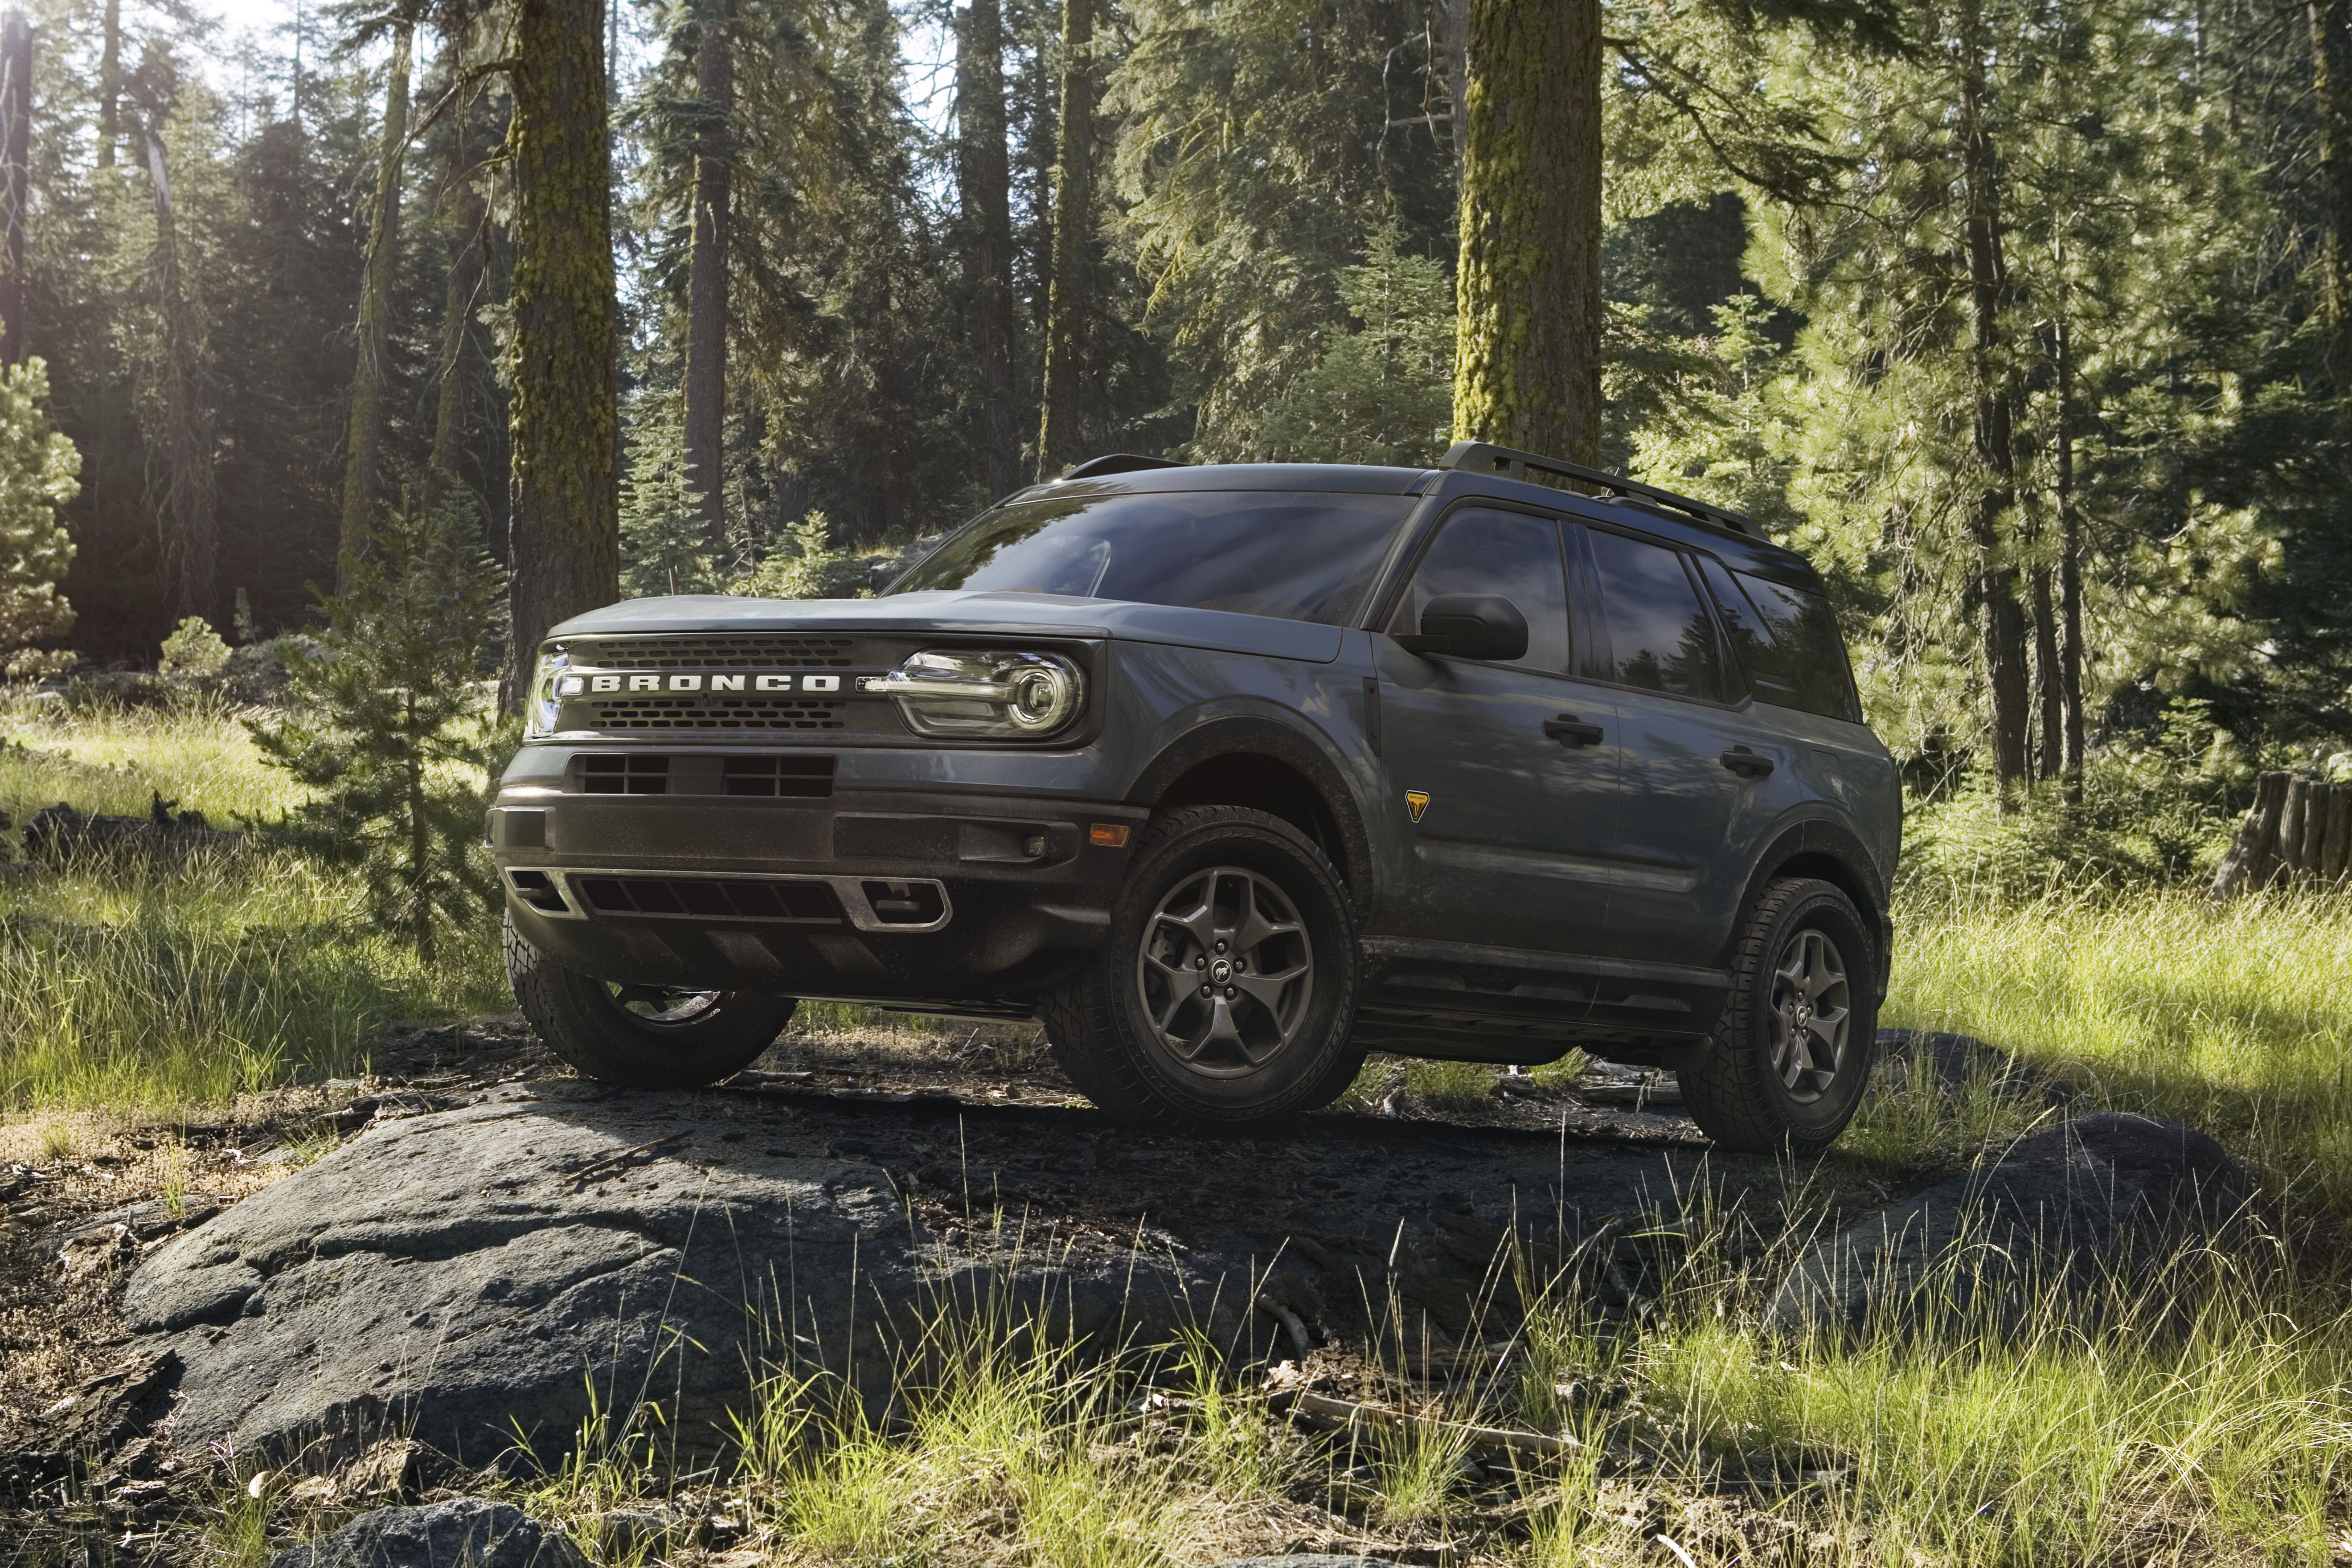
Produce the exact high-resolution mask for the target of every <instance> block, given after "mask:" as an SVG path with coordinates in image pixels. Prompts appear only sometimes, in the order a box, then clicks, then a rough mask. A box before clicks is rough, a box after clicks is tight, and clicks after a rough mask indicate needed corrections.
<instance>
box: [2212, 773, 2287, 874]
mask: <svg viewBox="0 0 2352 1568" xmlns="http://www.w3.org/2000/svg"><path fill="white" fill-rule="evenodd" d="M2286 780H2287V775H2286V774H2284V773H2264V774H2263V776H2262V778H2261V779H2260V780H2259V781H2257V782H2256V784H2255V785H2254V804H2253V805H2252V808H2250V809H2249V810H2248V811H2247V813H2246V820H2245V821H2244V822H2242V823H2241V824H2239V826H2238V837H2237V841H2236V842H2235V843H2233V844H2232V845H2231V846H2230V852H2229V854H2227V855H2225V856H2223V857H2222V858H2221V867H2220V868H2219V869H2218V870H2216V871H2215V872H2214V873H2213V896H2214V897H2215V898H2217V899H2228V898H2234V897H2236V896H2237V895H2238V894H2240V893H2242V892H2247V891H2251V890H2252V889H2259V888H2261V887H2263V886H2264V885H2265V884H2266V883H2267V882H2268V881H2269V879H2270V874H2271V870H2272V868H2273V866H2274V865H2275V864H2276V859H2275V858H2274V852H2273V847H2274V846H2275V844H2276V842H2277V838H2278V828H2279V817H2280V815H2281V814H2282V812H2283V811H2284V809H2285V805H2286Z"/></svg>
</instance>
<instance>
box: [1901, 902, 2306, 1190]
mask: <svg viewBox="0 0 2352 1568" xmlns="http://www.w3.org/2000/svg"><path fill="white" fill-rule="evenodd" d="M1895 941H1896V950H1895V976H1894V986H1893V991H1892V994H1890V995H1889V997H1888V999H1887V1006H1886V1009H1885V1018H1884V1021H1885V1022H1886V1023H1888V1024H1890V1025H1905V1026H1916V1027H1919V1028H1929V1029H1950V1030H1954V1031H1957V1032H1959V1033H1962V1034H1969V1035H1975V1036H1977V1037H1979V1038H1981V1039H1984V1040H1987V1041H1990V1043H1992V1044H1994V1045H1997V1046H2000V1047H2003V1048H2005V1049H2008V1050H2010V1051H2013V1052H2015V1053H2017V1054H2018V1055H2019V1056H2021V1057H2023V1058H2026V1059H2027V1060H2028V1061H2031V1062H2032V1063H2033V1064H2035V1065H2036V1066H2037V1067H2040V1068H2043V1069H2045V1070H2046V1071H2048V1072H2051V1073H2053V1074H2055V1075H2058V1076H2061V1077H2063V1078H2065V1079H2068V1080H2069V1081H2071V1082H2072V1083H2074V1085H2075V1086H2076V1087H2078V1088H2080V1089H2084V1090H2085V1091H2086V1092H2088V1093H2089V1094H2090V1095H2091V1097H2092V1098H2093V1099H2094V1100H2096V1101H2098V1102H2099V1103H2101V1104H2103V1105H2105V1106H2108V1107H2111V1108H2115V1109H2119V1110H2145V1111H2148V1112H2151V1113H2155V1114H2161V1115H2166V1116H2173V1117H2178V1118H2179V1119H2180V1120H2182V1121H2188V1122H2190V1123H2192V1124H2193V1125H2195V1126H2198V1127H2201V1128H2203V1129H2204V1130H2205V1131H2209V1132H2210V1133H2212V1134H2213V1135H2214V1136H2215V1137H2217V1138H2219V1139H2220V1140H2221V1142H2223V1143H2224V1144H2226V1145H2228V1146H2229V1147H2230V1149H2231V1152H2234V1153H2236V1154H2237V1155H2238V1156H2239V1157H2240V1158H2241V1159H2243V1160H2246V1161H2249V1162H2250V1163H2252V1165H2253V1166H2254V1167H2255V1168H2256V1169H2257V1170H2258V1172H2259V1173H2261V1174H2262V1176H2263V1179H2264V1180H2265V1182H2266V1183H2267V1184H2269V1185H2270V1186H2271V1187H2272V1188H2273V1191H2274V1192H2275V1193H2277V1194H2280V1195H2281V1196H2284V1197H2285V1198H2287V1199H2289V1200H2290V1201H2292V1202H2294V1203H2295V1204H2297V1205H2311V1206H2315V1207H2319V1208H2324V1209H2326V1210H2330V1211H2333V1212H2334V1213H2335V1214H2336V1215H2352V895H2347V894H2326V895H2313V894H2301V895H2276V896H2265V897H2263V898H2257V899H2241V900H2233V901H2231V902H2229V903H2226V904H2218V905H2217V904H2215V903H2213V902H2212V901H2210V900H2208V899H2207V898H2205V897H2204V896H2203V895H2202V894H2201V893H2200V892H2198V891H2195V890H2193V889H2180V890H2172V891H2144V892H2134V893H2129V894H2121V895H2117V894H2107V895H2104V896H2101V895H2095V894H2088V893H2085V894H2074V895H2053V896H2051V897H2046V898H2043V899H2040V900H2033V901H2030V902H2025V903H2014V902H2008V901H2004V900H1998V899H1994V898H1990V897H1969V896H1964V895H1963V896H1949V897H1944V898H1938V899H1935V900H1918V901H1915V902H1913V903H1912V904H1911V905H1910V906H1909V907H1906V909H1904V910H1901V912H1900V915H1899V918H1898V921H1897V931H1896V937H1895Z"/></svg>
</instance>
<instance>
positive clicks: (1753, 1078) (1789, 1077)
mask: <svg viewBox="0 0 2352 1568" xmlns="http://www.w3.org/2000/svg"><path fill="white" fill-rule="evenodd" d="M1876 954H1877V944H1876V943H1874V942H1872V940H1871V939H1870V935H1869V933H1868V930H1867V928H1866V927H1864V924H1863V921H1862V916H1861V914H1860V913H1859V912H1858V911H1856V910H1855V909H1854V907H1853V900H1851V899H1849V898H1847V897H1846V896H1845V894H1844V893H1843V891H1841V890H1840V889H1837V888H1835V887H1833V886H1832V885H1831V884H1830V883H1828V882H1823V881H1819V880H1816V879H1811V878H1801V877H1790V878H1782V879H1779V880H1777V881H1774V882H1772V883H1770V884H1769V885H1768V886H1767V887H1766V888H1765V889H1764V892H1763V895H1762V896H1761V897H1759V899H1758V900H1756V904H1755V907H1754V908H1753V909H1751V910H1748V917H1747V919H1746V921H1744V922H1743V923H1742V925H1741V927H1740V931H1739V935H1738V941H1737V942H1736V943H1735V944H1734V947H1733V950H1732V965H1731V995H1730V997H1729V999H1728V1000H1727V1002H1726V1003H1725V1005H1724V1009H1723V1016H1722V1018H1721V1019H1720V1020H1718V1021H1717V1025H1716V1030H1715V1037H1714V1038H1713V1039H1711V1040H1710V1041H1708V1042H1707V1043H1706V1045H1705V1046H1702V1047H1699V1049H1698V1051H1697V1053H1696V1056H1695V1058H1694V1059H1693V1060H1691V1061H1690V1062H1688V1063H1686V1064H1685V1067H1684V1068H1683V1070H1682V1072H1681V1073H1680V1075H1679V1077H1680V1079H1681V1081H1682V1089H1683V1100H1684V1102H1685V1104H1686V1105H1687V1106H1689V1108H1690V1113H1691V1116H1692V1118H1693V1119H1694V1120H1695V1121H1697V1122H1698V1125H1699V1130H1700V1131H1703V1132H1705V1133H1706V1135H1707V1137H1709V1138H1710V1139H1712V1140H1713V1141H1714V1142H1716V1143H1717V1144H1719V1145H1720V1146H1722V1147H1723V1148H1726V1149H1736V1150H1740V1151H1743V1152H1749V1153H1759V1154H1769V1153H1780V1152H1788V1153H1794V1154H1808V1155H1809V1154H1818V1153H1820V1152H1822V1151H1823V1150H1825V1149H1827V1148H1828V1147H1829V1146H1830V1145H1831V1144H1832V1143H1834V1142H1837V1137H1838V1134H1839V1133H1841V1132H1843V1131H1845V1125H1846V1123H1847V1122H1848V1121H1852V1120H1853V1113H1854V1110H1855V1108H1856V1107H1857V1106H1859V1105H1860V1104H1861V1103H1862V1094H1863V1090H1864V1088H1865V1087H1867V1085H1868V1084H1869V1081H1870V1058H1871V1049H1872V1046H1873V1044H1874V1041H1875V1039H1876V1037H1877V1034H1878V1002H1877V999H1876V996H1875V994H1874V991H1875V987H1874V985H1873V984H1872V982H1873V979H1874V977H1875V975H1876V974H1877V973H1878V970H1877V957H1876Z"/></svg>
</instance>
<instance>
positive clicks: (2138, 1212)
mask: <svg viewBox="0 0 2352 1568" xmlns="http://www.w3.org/2000/svg"><path fill="white" fill-rule="evenodd" d="M2251 1204H2252V1186H2251V1184H2249V1183H2248V1181H2247V1179H2246V1174H2245V1173H2244V1172H2243V1171H2242V1170H2241V1169H2240V1168H2239V1166H2238V1164H2237V1163H2236V1162H2235V1161H2233V1160H2231V1158H2230V1156H2229V1155H2228V1154H2227V1153H2225V1152H2223V1151H2222V1149H2221V1145H2220V1144H2218V1143H2216V1142H2213V1140H2212V1139H2210V1138H2209V1137H2207V1136H2206V1135H2205V1134H2204V1133H2202V1132H2200V1131H2197V1130H2196V1129H2195V1128H2192V1127H2189V1126H2185V1125H2183V1124H2182V1123H2180V1122H2178V1121H2165V1120H2162V1119H2160V1118H2156V1117H2147V1116H2133V1115H2126V1114H2124V1113H2120V1112H2116V1111H2101V1112H2098V1113H2096V1114H2095V1115H2091V1116H2085V1117H2084V1118H2083V1119H2082V1120H2080V1121H2074V1122H2069V1123H2066V1124H2064V1125H2062V1126H2058V1127H2053V1128H2049V1129H2046V1130H2044V1131H2040V1132H2036V1133H2033V1134H2032V1135H2030V1136H2028V1137H2026V1138H2023V1139H2021V1140H2019V1142H2017V1143H2016V1144H2015V1145H2013V1146H2012V1147H2011V1149H2009V1150H2008V1152H2005V1153H2003V1154H2002V1155H2001V1156H2000V1158H1998V1159H1996V1160H1993V1161H1990V1162H1989V1163H1985V1164H1983V1165H1980V1166H1979V1167H1978V1168H1977V1169H1975V1170H1972V1171H1969V1172H1966V1173H1962V1174H1960V1175H1957V1176H1953V1177H1950V1178H1948V1180H1946V1181H1943V1182H1940V1183H1938V1184H1936V1185H1934V1186H1932V1187H1929V1188H1928V1189H1927V1191H1925V1192H1922V1193H1919V1194H1915V1195H1914V1196H1912V1197H1910V1198H1908V1199H1906V1200H1904V1201H1903V1202H1900V1203H1896V1204H1894V1205H1889V1206H1888V1207H1886V1208H1885V1209H1883V1210H1881V1211H1880V1212H1878V1213H1877V1214H1874V1215H1870V1216H1869V1217H1868V1218H1866V1219H1864V1220H1863V1221H1861V1222H1860V1223H1859V1224H1856V1225H1853V1226H1848V1227H1846V1228H1845V1229H1844V1230H1843V1231H1840V1232H1839V1233H1838V1234H1836V1235H1834V1236H1832V1237H1829V1238H1828V1239H1826V1240H1824V1241H1822V1242H1820V1243H1818V1244H1817V1245H1815V1246H1814V1247H1811V1249H1809V1250H1808V1252H1807V1253H1806V1254H1805V1256H1804V1257H1802V1258H1801V1259H1800V1260H1799V1262H1798V1263H1797V1265H1796V1267H1795V1268H1792V1269H1791V1270H1790V1273H1789V1276H1788V1278H1787V1279H1785V1280H1784V1281H1783V1282H1782V1283H1781V1285H1780V1289H1779V1291H1778V1293H1777V1294H1776V1295H1775V1297H1774V1299H1773V1301H1772V1304H1771V1307H1770V1310H1769V1319H1770V1321H1771V1322H1772V1323H1773V1325H1774V1326H1775V1327H1776V1328H1778V1329H1780V1330H1781V1331H1785V1332H1790V1333H1806V1332H1813V1331H1822V1330H1830V1331H1843V1332H1845V1333H1849V1334H1866V1333H1871V1332H1875V1331H1886V1330H1895V1331H1916V1330H1920V1329H1924V1328H1932V1327H1934V1326H1935V1325H1936V1324H1937V1321H1946V1322H1948V1323H1950V1324H1952V1325H1953V1326H1955V1327H1967V1328H1969V1329H1972V1330H1978V1331H1982V1330H1987V1329H1991V1330H1996V1331H2017V1330H2019V1329H2021V1328H2023V1327H2025V1326H2027V1325H2029V1324H2030V1323H2032V1322H2033V1321H2036V1319H2037V1318H2038V1317H2058V1318H2062V1319H2064V1320H2067V1321H2084V1320H2085V1319H2101V1318H2105V1317H2107V1316H2108V1315H2110V1314H2111V1313H2112V1312H2113V1311H2114V1310H2116V1309H2117V1308H2118V1307H2119V1306H2127V1307H2129V1308H2130V1309H2131V1310H2134V1311H2137V1312H2145V1313H2148V1314H2151V1315H2152V1317H2155V1318H2161V1317H2164V1316H2167V1315H2171V1314H2175V1313H2177V1312H2178V1311H2179V1310H2181V1309H2183V1308H2185V1307H2186V1306H2188V1305H2189V1302H2190V1301H2191V1300H2193V1297H2194V1292H2195V1290H2196V1289H2197V1288H2198V1287H2199V1286H2200V1284H2201V1283H2202V1282H2203V1281H2204V1280H2205V1279H2207V1278H2208V1277H2209V1270H2207V1269H2204V1268H2199V1267H2197V1266H2196V1265H2195V1263H2194V1262H2193V1261H2192V1260H2191V1259H2190V1258H2189V1254H2192V1253H2194V1252H2197V1251H2198V1250H2200V1249H2202V1248H2207V1247H2213V1246H2215V1245H2217V1244H2219V1245H2222V1246H2228V1245H2231V1244H2232V1243H2233V1242H2235V1241H2237V1240H2240V1239H2242V1237H2243V1234H2244V1233H2245V1232H2246V1231H2247V1230H2249V1229H2251V1227H2250V1226H2248V1225H2247V1223H2246V1222H2247V1220H2248V1218H2249V1208H2250V1205H2251ZM2159 1273H2161V1274H2162V1275H2163V1276H2164V1277H2165V1278H2164V1289H2161V1290H2158V1289H2151V1287H2152V1286H2153V1285H2154V1283H2155V1282H2156V1279H2157V1277H2158V1274H2159Z"/></svg>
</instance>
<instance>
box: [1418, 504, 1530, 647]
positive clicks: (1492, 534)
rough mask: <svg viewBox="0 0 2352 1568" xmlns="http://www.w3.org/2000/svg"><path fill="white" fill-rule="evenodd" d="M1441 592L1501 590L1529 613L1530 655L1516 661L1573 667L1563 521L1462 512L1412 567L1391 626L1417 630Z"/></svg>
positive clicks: (1478, 510)
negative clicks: (1561, 547)
mask: <svg viewBox="0 0 2352 1568" xmlns="http://www.w3.org/2000/svg"><path fill="white" fill-rule="evenodd" d="M1441 594H1500V595H1502V596H1503V597H1504V598H1506V599H1508V600H1510V601H1511V603H1512V604H1514V605H1517V606H1518V608H1519V614H1521V615H1523V616H1527V618H1528V656H1527V658H1523V659H1520V660H1518V661H1517V662H1518V663H1520V664H1523V665H1526V666H1527V667H1528V668H1532V669H1557V670H1566V669H1567V668H1568V578H1567V575H1566V574H1565V573H1564V572H1563V571H1562V569H1561V565H1560V555H1559V524H1558V523H1556V522H1553V521H1550V520H1549V519H1548V518H1540V517H1529V516H1528V515H1527V514H1526V513H1525V512H1517V511H1488V510H1485V509H1484V508H1478V507H1472V508H1468V509H1465V510H1462V511H1457V512H1455V513H1454V515H1453V516H1452V517H1449V518H1447V519H1446V520H1445V526H1444V528H1443V529H1442V530H1440V531H1439V532H1438V535H1437V537H1436V539H1435V540H1433V541H1432V542H1431V543H1430V546H1429V550H1428V552H1427V553H1426V554H1424V555H1423V556H1422V558H1421V564H1420V565H1419V566H1416V567H1415V568H1413V574H1412V582H1411V583H1408V584H1406V585H1405V591H1404V597H1403V598H1402V599H1401V600H1399V601H1398V603H1397V607H1396V613H1395V614H1394V615H1392V616H1390V617H1389V630H1390V632H1391V633H1392V634H1401V633H1409V632H1413V631H1418V630H1419V629H1420V627H1421V612H1422V607H1423V605H1427V604H1428V603H1429V601H1430V600H1432V599H1434V598H1436V597H1437V596H1438V595H1441Z"/></svg>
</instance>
